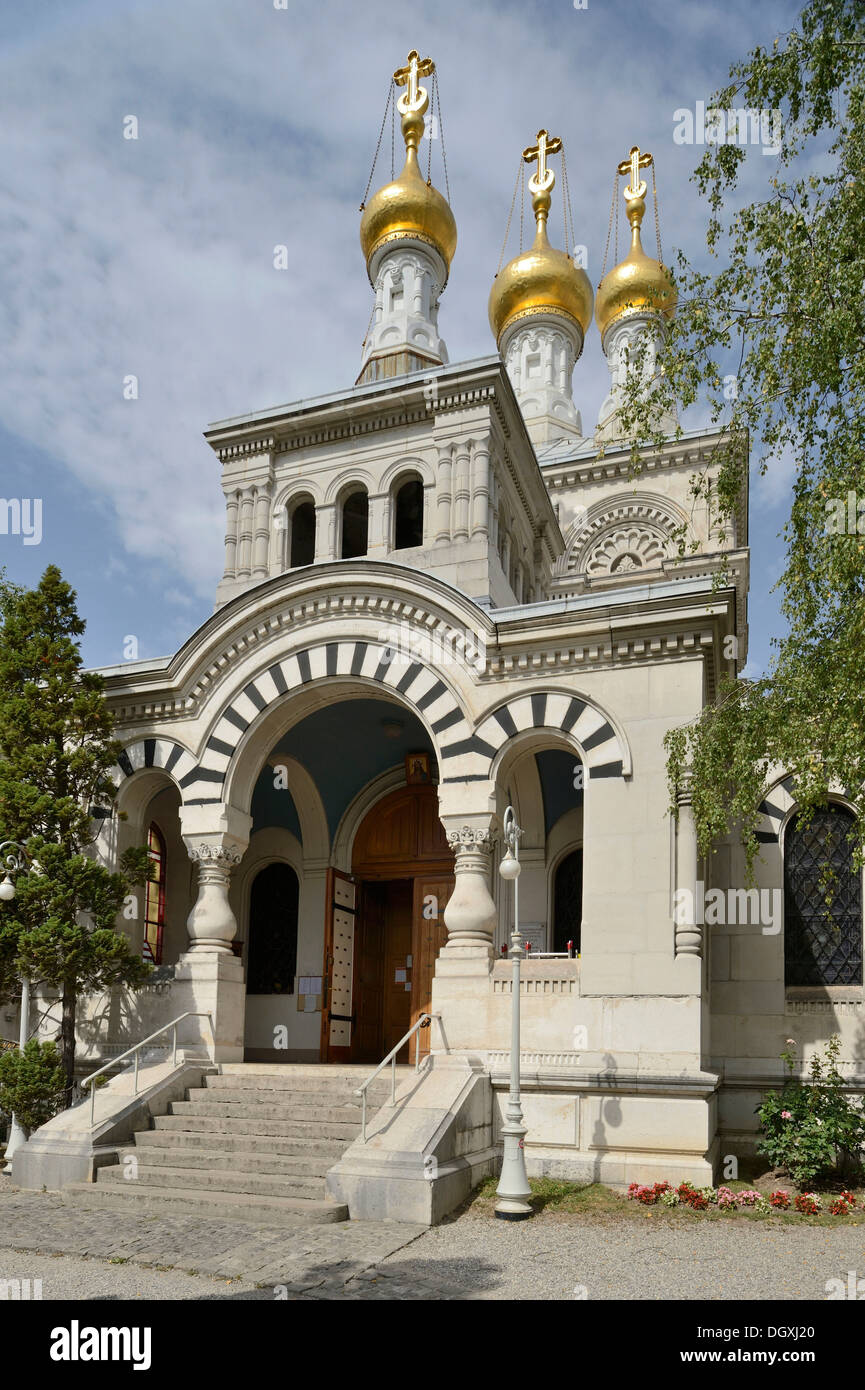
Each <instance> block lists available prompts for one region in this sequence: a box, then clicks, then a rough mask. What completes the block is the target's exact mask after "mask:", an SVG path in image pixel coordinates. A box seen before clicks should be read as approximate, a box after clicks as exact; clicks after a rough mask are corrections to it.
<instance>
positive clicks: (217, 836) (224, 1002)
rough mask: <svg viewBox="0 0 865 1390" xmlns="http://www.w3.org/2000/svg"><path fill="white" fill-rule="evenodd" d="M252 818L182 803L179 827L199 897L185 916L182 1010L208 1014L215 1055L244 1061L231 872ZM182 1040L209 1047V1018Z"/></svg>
mask: <svg viewBox="0 0 865 1390" xmlns="http://www.w3.org/2000/svg"><path fill="white" fill-rule="evenodd" d="M251 826H252V817H251V816H248V815H246V814H244V813H243V812H241V811H238V810H236V809H235V808H234V807H233V806H227V805H224V804H222V803H214V804H213V805H209V806H181V808H180V828H181V833H182V835H183V840H184V843H185V845H186V847H187V850H188V853H189V857H190V859H191V860H192V861H193V863H195V864H197V865H198V896H197V899H196V901H195V903H194V905H193V908H192V911H191V912H190V914H189V918H188V919H187V927H188V929H189V950H188V951H186V952H185V953H184V954H183V955H182V956H181V957H180V960H179V961H178V964H177V970H176V974H175V988H174V990H173V991H172V998H173V999H176V1001H177V1005H178V1009H177V1011H178V1013H184V1012H190V1013H196V1012H199V1013H205V1014H210V1015H211V1017H212V1020H213V1038H214V1046H215V1053H214V1055H215V1059H216V1060H217V1061H222V1062H239V1061H242V1060H243V1024H244V1010H245V1005H246V991H245V987H244V982H243V965H242V963H241V961H240V958H239V957H237V956H235V955H234V952H233V951H232V949H231V943H232V941H233V940H234V937H235V936H236V934H237V921H236V919H235V916H234V913H233V912H232V910H231V906H230V904H229V901H228V888H229V882H230V879H231V873H232V870H233V869H234V868H236V866H237V865H238V864H239V863H240V861H241V859H242V858H243V854H244V851H245V850H246V846H247V845H248V843H249V832H250V828H251ZM178 1039H179V1042H180V1043H181V1044H182V1045H183V1046H184V1047H188V1048H190V1049H193V1050H194V1051H195V1052H197V1053H200V1052H201V1051H202V1050H203V1049H204V1048H205V1047H207V1048H208V1049H209V1045H210V1042H211V1033H210V1028H209V1026H208V1021H207V1019H206V1018H189V1019H186V1020H184V1023H183V1024H182V1025H181V1026H180V1028H179V1030H178Z"/></svg>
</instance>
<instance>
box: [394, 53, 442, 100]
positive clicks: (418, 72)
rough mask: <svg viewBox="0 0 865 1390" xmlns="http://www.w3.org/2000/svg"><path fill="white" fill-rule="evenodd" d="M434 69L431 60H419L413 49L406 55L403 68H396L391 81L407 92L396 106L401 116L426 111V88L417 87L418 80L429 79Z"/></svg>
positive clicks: (434, 66)
mask: <svg viewBox="0 0 865 1390" xmlns="http://www.w3.org/2000/svg"><path fill="white" fill-rule="evenodd" d="M435 69H436V65H435V63H434V62H433V60H432V58H421V57H420V55H419V53H418V51H417V49H416V48H413V49H412V51H411V53H410V54H409V55H408V58H407V59H406V65H405V67H404V68H397V70H396V72H395V73H394V75H393V80H394V82H395V83H396V85H397V87H406V88H407V91H406V92H405V93H404V95H403V96H401V97H400V99H399V101H398V102H397V104H396V105H397V110H398V111H399V113H400V115H401V116H407V115H408V114H409V113H410V112H412V113H414V112H424V111H426V109H427V93H426V88H425V87H419V86H418V78H419V77H430V76H431V74H432V73H434V72H435Z"/></svg>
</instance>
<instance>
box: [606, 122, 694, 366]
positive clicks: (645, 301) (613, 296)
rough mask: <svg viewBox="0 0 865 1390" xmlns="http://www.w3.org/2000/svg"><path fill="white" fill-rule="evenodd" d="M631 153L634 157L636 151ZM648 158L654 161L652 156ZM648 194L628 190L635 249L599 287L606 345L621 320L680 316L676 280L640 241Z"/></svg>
mask: <svg viewBox="0 0 865 1390" xmlns="http://www.w3.org/2000/svg"><path fill="white" fill-rule="evenodd" d="M635 149H636V146H635ZM631 153H632V155H633V153H634V151H632V152H631ZM638 153H639V152H638ZM646 158H648V159H651V155H649V156H647V157H646ZM627 162H628V161H627V160H626V161H624V163H623V164H622V165H621V166H620V172H624V167H625V165H626V164H627ZM645 193H646V185H645V183H644V182H642V181H640V182H639V183H638V184H637V185H636V190H635V189H634V188H632V187H631V185H629V186H628V187H626V188H625V201H626V202H627V205H628V221H629V222H630V224H631V249H630V250H629V252H628V254H627V256H626V257H625V259H624V260H623V261H620V262H619V264H618V265H616V266H614V267H613V269H612V270H610V271H608V272H607V274H606V275H605V276H604V278H603V280H602V281H601V283H600V284H599V285H598V293H597V297H596V299H595V322H596V323H597V325H598V328H599V329H600V333H601V340H602V341H603V338H604V334H605V333H606V331H607V329H608V328H609V326H610V324H611V323H614V322H615V321H616V320H617V319H621V318H625V317H630V316H631V315H632V314H646V313H656V314H660V315H662V317H663V318H665V319H671V318H672V317H673V315H674V314H675V312H676V300H677V294H676V287H675V285H674V284H673V277H672V275H671V274H670V272H669V270H667V268H666V266H664V265H662V264H661V262H660V261H656V260H653V258H652V257H651V256H647V255H646V253H645V251H644V250H643V244H642V241H641V240H640V223H641V222H642V220H643V214H644V213H645V211H646V199H645Z"/></svg>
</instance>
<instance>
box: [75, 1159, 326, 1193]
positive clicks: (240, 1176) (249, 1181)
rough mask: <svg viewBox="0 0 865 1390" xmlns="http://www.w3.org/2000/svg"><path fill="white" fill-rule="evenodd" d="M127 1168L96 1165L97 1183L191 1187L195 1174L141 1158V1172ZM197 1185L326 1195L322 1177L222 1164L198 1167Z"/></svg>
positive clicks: (196, 1174)
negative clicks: (133, 1173) (131, 1174)
mask: <svg viewBox="0 0 865 1390" xmlns="http://www.w3.org/2000/svg"><path fill="white" fill-rule="evenodd" d="M127 1172H128V1169H125V1168H124V1167H123V1166H122V1165H121V1164H119V1163H118V1164H113V1165H111V1166H110V1167H105V1168H99V1169H97V1174H96V1178H97V1184H99V1183H107V1184H109V1185H110V1186H113V1187H117V1186H123V1187H134V1186H136V1185H137V1184H138V1183H143V1184H144V1185H145V1186H146V1187H171V1188H177V1187H188V1186H189V1185H190V1178H191V1177H192V1174H191V1173H190V1170H189V1169H188V1168H176V1167H175V1168H168V1167H166V1168H160V1167H158V1166H157V1165H155V1164H150V1163H149V1162H144V1161H142V1160H141V1158H139V1161H138V1176H137V1177H136V1178H129V1177H127V1176H126V1174H127ZM194 1176H195V1185H196V1187H200V1188H201V1189H210V1188H214V1189H216V1190H217V1191H218V1192H245V1193H248V1194H249V1195H255V1196H259V1197H304V1198H323V1197H324V1195H325V1186H324V1179H323V1178H304V1177H302V1176H300V1175H292V1176H287V1175H286V1176H285V1177H280V1176H278V1175H276V1174H272V1173H245V1172H243V1170H242V1169H230V1168H221V1169H220V1170H219V1171H218V1172H213V1171H212V1170H210V1169H208V1168H202V1169H196V1170H195V1174H194Z"/></svg>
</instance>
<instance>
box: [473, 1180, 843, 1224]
mask: <svg viewBox="0 0 865 1390" xmlns="http://www.w3.org/2000/svg"><path fill="white" fill-rule="evenodd" d="M498 1181H499V1180H498V1178H497V1177H491V1178H486V1179H485V1180H484V1181H483V1182H482V1183H481V1184H480V1186H479V1187H476V1188H475V1191H474V1192H473V1194H472V1196H471V1197H470V1198H469V1200H468V1202H467V1203H466V1205H465V1206H464V1207H463V1208H462V1209H461V1211H462V1212H468V1211H471V1212H472V1213H473V1214H474V1215H477V1216H484V1217H486V1216H492V1215H493V1211H494V1208H495V1202H496V1187H497V1186H498ZM722 1185H723V1186H726V1187H729V1188H730V1189H731V1191H733V1192H741V1191H743V1190H745V1189H748V1188H754V1187H758V1188H759V1190H761V1191H765V1192H766V1193H767V1194H768V1193H769V1192H771V1191H775V1190H777V1189H778V1188H784V1189H785V1190H786V1191H788V1192H789V1193H790V1195H791V1199H792V1198H793V1197H794V1196H795V1195H796V1192H797V1190H798V1189H797V1188H796V1187H795V1184H793V1183H791V1182H789V1181H783V1180H779V1179H777V1178H776V1177H773V1181H772V1182H771V1183H767V1182H766V1181H765V1180H763V1181H761V1182H755V1181H753V1180H752V1181H750V1182H745V1181H744V1180H741V1179H740V1180H738V1181H729V1182H727V1183H724V1184H722ZM529 1187H530V1188H531V1193H532V1195H531V1197H530V1198H529V1204H530V1206H531V1207H533V1208H534V1211H535V1214H536V1215H541V1214H547V1213H549V1214H550V1215H555V1216H569V1217H591V1218H593V1219H600V1220H615V1221H637V1222H640V1221H642V1222H645V1221H677V1222H679V1221H689V1222H693V1221H724V1222H727V1223H728V1224H729V1223H730V1222H741V1221H759V1222H761V1223H766V1222H770V1223H772V1224H774V1225H791V1226H862V1225H865V1210H861V1209H860V1210H856V1211H854V1212H852V1213H851V1214H850V1215H848V1216H832V1215H831V1213H830V1212H829V1210H828V1207H829V1203H830V1202H831V1200H832V1197H833V1195H834V1188H833V1189H832V1190H828V1191H827V1190H825V1189H824V1190H821V1191H820V1192H819V1196H820V1200H821V1202H822V1203H823V1205H824V1207H825V1208H826V1210H824V1211H821V1212H818V1213H817V1214H816V1215H815V1216H806V1215H804V1214H803V1213H802V1212H798V1211H778V1210H773V1211H771V1212H758V1211H753V1210H751V1209H750V1208H748V1207H740V1208H739V1209H738V1210H737V1211H723V1210H721V1209H720V1208H719V1207H709V1208H707V1210H706V1211H693V1210H692V1209H691V1208H690V1207H687V1206H678V1207H666V1206H664V1205H663V1203H661V1202H658V1203H656V1205H654V1206H644V1205H643V1203H642V1202H636V1201H632V1200H630V1199H629V1198H628V1195H627V1193H626V1192H619V1191H616V1190H615V1189H614V1188H612V1187H605V1186H604V1184H603V1183H598V1182H593V1183H576V1182H564V1181H562V1180H560V1179H557V1178H529ZM838 1190H839V1191H840V1190H841V1189H840V1186H839V1188H838ZM851 1190H853V1191H854V1192H855V1195H856V1199H857V1201H858V1202H859V1203H862V1202H865V1190H862V1189H859V1188H856V1189H851ZM455 1215H457V1213H455Z"/></svg>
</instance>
